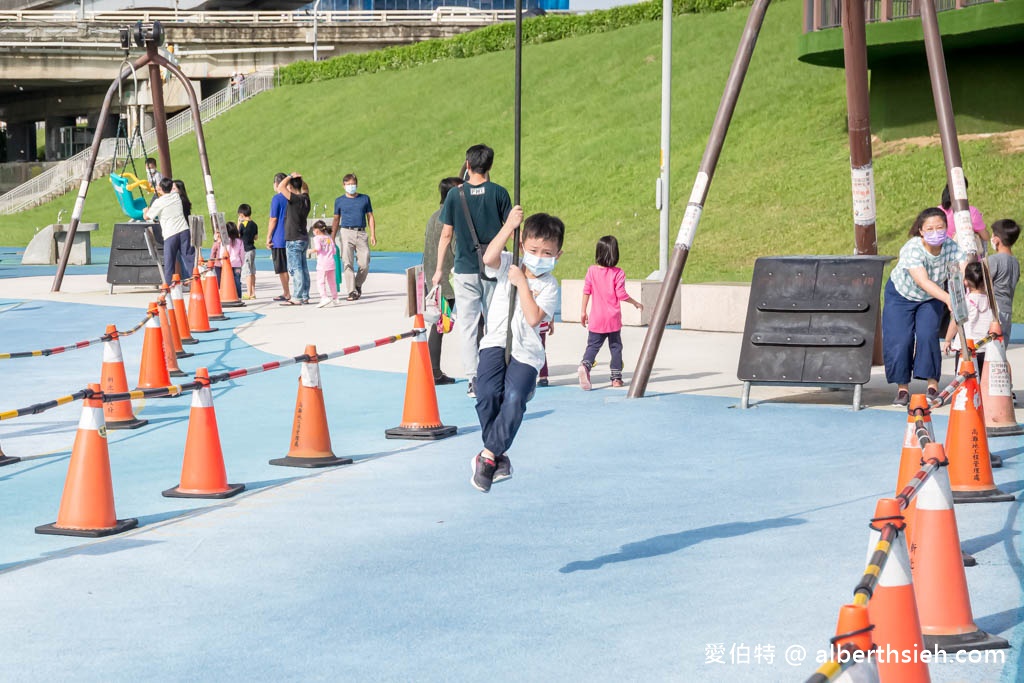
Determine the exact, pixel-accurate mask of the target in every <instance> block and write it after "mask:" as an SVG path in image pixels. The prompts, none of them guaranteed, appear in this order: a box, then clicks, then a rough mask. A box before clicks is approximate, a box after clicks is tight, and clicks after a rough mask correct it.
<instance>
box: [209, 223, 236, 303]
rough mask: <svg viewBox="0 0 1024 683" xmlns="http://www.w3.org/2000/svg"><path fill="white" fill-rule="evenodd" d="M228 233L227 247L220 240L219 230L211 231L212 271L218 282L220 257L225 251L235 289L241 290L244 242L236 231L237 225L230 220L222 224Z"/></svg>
mask: <svg viewBox="0 0 1024 683" xmlns="http://www.w3.org/2000/svg"><path fill="white" fill-rule="evenodd" d="M224 227H225V228H226V229H227V233H228V246H227V249H225V248H224V245H223V244H221V242H220V232H219V231H217V230H214V231H213V246H212V247H211V248H210V259H211V260H213V263H214V266H213V270H214V273H215V274H216V275H217V284H218V285H219V284H220V278H221V272H220V271H221V265H220V264H221V263H222V261H221V259H222V258H224V254H225V253H226V254H227V256H228V259H230V261H231V274H232V276H233V278H234V280H235V291H236V292H239V293H240V292H241V291H242V261H243V260H244V259H245V243H244V242H242V238H241V233H239V231H238V226H237V225H236V224H234V223H232V222H231V221H228V222H227V223H225V224H224Z"/></svg>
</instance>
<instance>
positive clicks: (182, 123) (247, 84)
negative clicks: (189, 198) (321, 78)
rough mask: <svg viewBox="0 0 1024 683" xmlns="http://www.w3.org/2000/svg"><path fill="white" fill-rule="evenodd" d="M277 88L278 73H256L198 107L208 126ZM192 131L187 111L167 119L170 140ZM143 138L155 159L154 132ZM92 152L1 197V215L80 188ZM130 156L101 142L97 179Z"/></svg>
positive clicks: (115, 143) (124, 146)
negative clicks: (211, 120) (242, 104)
mask: <svg viewBox="0 0 1024 683" xmlns="http://www.w3.org/2000/svg"><path fill="white" fill-rule="evenodd" d="M275 85H276V74H275V72H274V71H257V72H256V73H251V74H248V75H246V77H245V80H244V81H243V82H242V83H241V85H232V86H229V87H227V88H225V89H223V90H221V91H219V92H216V93H214V94H213V95H211V96H210V97H207V98H206V99H204V100H203V101H202V102H201V103H200V105H199V115H200V120H201V121H202V122H203V123H206V122H207V121H209V120H210V119H214V118H216V117H218V116H220V115H221V114H223V113H224V112H226V111H228V110H229V109H231V108H232V107H234V106H236V105H238V104H240V103H242V102H244V101H245V100H247V99H249V98H251V97H254V96H256V95H258V94H259V93H261V92H264V91H266V90H270V89H272V88H273V87H274V86H275ZM193 130H194V127H193V124H192V113H191V112H190V111H189V110H188V109H185V110H184V111H182V112H180V113H178V114H176V115H175V116H172V117H171V118H169V119H167V137H168V138H169V139H170V140H174V139H176V138H180V137H182V136H184V135H188V134H189V133H191V132H192V131H193ZM142 139H143V143H144V145H145V147H146V149H147V150H148V151H149V152H150V153H151V154H152V155H154V156H155V154H156V150H157V143H156V133H155V131H154V129H152V128H151V129H149V130H148V131H146V132H145V133H144V134H143V138H142ZM141 148H142V146H141V145H139V144H138V141H137V140H136V142H135V144H134V146H133V151H134V152H135V154H136V155H138V154H140V153H141V151H142V150H141ZM115 152H116V154H115ZM89 153H90V150H89V149H85V150H83V151H82V152H79V153H78V154H76V155H75V156H73V157H70V158H68V159H66V160H65V161H64V162H63V163H62V164H59V165H58V166H54V167H53V168H51V169H48V170H46V171H44V172H43V173H40V174H39V175H38V176H36V177H35V178H33V179H32V180H30V181H28V182H27V183H23V184H21V185H19V186H18V187H16V188H14V189H13V190H11V191H10V192H8V193H7V194H5V195H2V196H0V215H10V214H13V213H17V212H18V211H22V210H24V209H29V208H32V207H34V206H38V205H40V204H42V203H43V202H46V201H49V200H50V199H53V198H54V197H57V196H59V195H61V194H64V193H65V192H67V191H68V190H70V189H72V188H75V187H77V186H78V185H79V184H80V183H81V181H82V175H83V174H84V173H85V172H86V169H87V168H88V167H89ZM127 153H128V141H127V140H125V139H123V138H116V139H115V138H107V139H105V140H103V141H102V142H101V143H100V153H99V157H98V158H97V162H96V171H97V172H96V174H95V176H94V177H99V176H101V175H105V174H106V173H108V172H109V171H110V166H111V162H112V161H113V160H114V159H123V158H125V156H126V155H127ZM137 158H138V157H137Z"/></svg>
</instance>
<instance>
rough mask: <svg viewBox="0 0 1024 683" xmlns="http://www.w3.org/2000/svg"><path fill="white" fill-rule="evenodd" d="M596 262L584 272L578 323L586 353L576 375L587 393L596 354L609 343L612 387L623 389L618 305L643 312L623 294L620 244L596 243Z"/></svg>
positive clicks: (607, 238)
mask: <svg viewBox="0 0 1024 683" xmlns="http://www.w3.org/2000/svg"><path fill="white" fill-rule="evenodd" d="M595 260H596V261H597V263H595V264H594V265H592V266H590V268H588V269H587V277H586V279H585V280H584V281H583V306H582V311H581V313H580V324H581V325H583V327H586V328H587V330H588V332H587V350H586V351H584V353H583V360H582V361H580V367H579V369H578V370H577V372H576V374H577V375H578V376H579V380H580V388H582V389H583V391H590V389H591V387H592V385H591V382H590V370H591V369H592V368H593V367H594V360H595V359H596V358H597V352H598V351H600V350H601V347H602V346H604V342H605V340H607V341H608V350H609V351H611V354H612V362H611V371H612V376H611V379H612V386H613V387H616V388H618V387H622V386H625V384H623V382H622V333H621V330H622V310H621V308H620V302H622V301H625V302H627V303H630V304H633V305H634V306H636V307H637V308H638V309H640V310H643V304H641V303H640V302H639V301H637V300H636V299H633V298H632V297H630V296H629V294H627V293H626V274H625V273H624V272H623V271H622V269H621V268H616V264H617V263H618V262H619V241H618V240H617V239H615V237H614V236H612V235H605V236H604V237H602V238H601V239H599V240H598V241H597V254H596V259H595ZM591 302H592V303H591ZM587 304H591V306H590V314H589V315H588V314H587Z"/></svg>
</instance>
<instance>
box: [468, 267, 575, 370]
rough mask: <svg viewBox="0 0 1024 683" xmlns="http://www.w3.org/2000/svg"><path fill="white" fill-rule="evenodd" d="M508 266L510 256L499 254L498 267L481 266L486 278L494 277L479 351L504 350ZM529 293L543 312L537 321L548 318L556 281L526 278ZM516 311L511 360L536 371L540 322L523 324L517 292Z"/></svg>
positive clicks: (540, 361)
mask: <svg viewBox="0 0 1024 683" xmlns="http://www.w3.org/2000/svg"><path fill="white" fill-rule="evenodd" d="M511 265H512V254H510V253H509V252H507V251H505V252H502V253H501V265H500V266H499V267H498V268H491V267H490V266H486V265H485V266H484V270H485V274H486V275H487V276H488V277H493V278H497V283H496V284H495V287H494V296H492V297H491V305H490V306H489V307H488V308H487V321H486V329H485V333H484V338H483V339H481V340H480V348H481V349H488V348H494V347H497V348H501V349H503V348H505V338H506V334H507V332H506V328H507V326H508V301H509V290H510V289H515V288H513V287H511V285H510V284H509V281H508V270H509V268H510V267H511ZM527 282H529V283H530V292H532V293H533V299H534V301H536V302H537V306H539V307H540V309H541V311H543V315H542V316H541V319H542V320H543V319H544V318H551V317H552V316H553V315H554V311H555V306H556V305H557V304H558V280H556V279H555V276H554V275H552V274H551V273H546V274H544V275H541V276H540V277H536V278H527ZM515 296H516V298H517V301H516V309H515V313H514V315H513V316H512V357H513V358H515V359H516V360H517V361H519V362H520V363H525V364H526V365H532V366H533V367H534V368H536V369H537V371H538V372H539V371H540V369H541V368H542V367H544V346H543V345H542V344H541V342H540V331H539V329H538V328H539V327H540V323H538V324H537V325H536V326H533V327H531V326H530V325H527V324H526V318H525V317H524V316H523V308H522V306H520V305H519V301H518V297H519V292H518V290H516V291H515Z"/></svg>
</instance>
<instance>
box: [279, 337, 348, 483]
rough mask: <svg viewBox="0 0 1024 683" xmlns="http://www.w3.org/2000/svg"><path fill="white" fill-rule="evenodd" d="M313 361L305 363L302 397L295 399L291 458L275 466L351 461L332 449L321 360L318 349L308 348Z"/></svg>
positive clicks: (324, 464) (307, 465)
mask: <svg viewBox="0 0 1024 683" xmlns="http://www.w3.org/2000/svg"><path fill="white" fill-rule="evenodd" d="M306 355H307V356H309V358H310V360H309V361H308V362H305V363H303V364H302V371H301V372H300V374H299V395H298V397H297V398H296V399H295V421H294V422H293V423H292V440H291V448H289V450H288V455H287V456H285V457H283V458H275V459H274V460H271V461H270V464H271V465H283V466H285V467H331V466H333V465H349V464H351V463H352V459H351V458H339V457H337V456H335V455H334V451H332V450H331V434H330V430H329V429H328V427H327V409H326V408H325V407H324V392H323V389H322V388H321V387H320V361H319V360H318V359H317V353H316V347H315V346H313V345H312V344H310V345H309V346H307V347H306Z"/></svg>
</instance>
